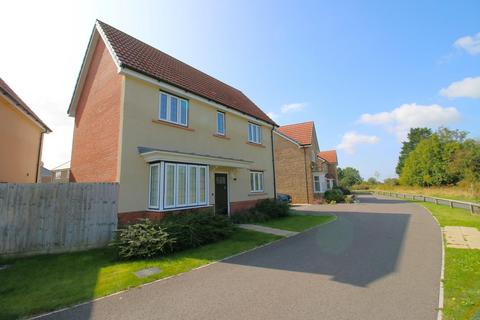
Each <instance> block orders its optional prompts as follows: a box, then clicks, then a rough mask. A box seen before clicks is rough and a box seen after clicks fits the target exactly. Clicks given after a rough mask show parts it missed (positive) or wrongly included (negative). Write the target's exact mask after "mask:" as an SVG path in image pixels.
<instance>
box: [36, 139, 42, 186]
mask: <svg viewBox="0 0 480 320" xmlns="http://www.w3.org/2000/svg"><path fill="white" fill-rule="evenodd" d="M42 147H43V132H41V133H40V145H39V146H38V154H37V170H35V174H36V176H35V183H39V182H42V177H41V176H39V175H41V173H40V162H41V160H42V159H41V154H42Z"/></svg>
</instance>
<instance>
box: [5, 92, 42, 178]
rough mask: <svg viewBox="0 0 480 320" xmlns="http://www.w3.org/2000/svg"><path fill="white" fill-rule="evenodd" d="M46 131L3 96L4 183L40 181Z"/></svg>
mask: <svg viewBox="0 0 480 320" xmlns="http://www.w3.org/2000/svg"><path fill="white" fill-rule="evenodd" d="M42 132H43V129H41V128H40V127H39V126H38V125H36V124H35V122H33V121H32V120H31V119H29V118H28V117H27V116H26V115H25V114H23V113H22V112H20V111H19V110H18V109H17V108H15V107H14V106H12V105H11V103H10V102H9V101H7V100H6V99H5V98H3V97H2V96H0V182H17V183H35V182H37V171H38V165H39V161H38V157H39V152H40V151H41V150H40V149H41V137H42Z"/></svg>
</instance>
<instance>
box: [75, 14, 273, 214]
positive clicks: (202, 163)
mask: <svg viewBox="0 0 480 320" xmlns="http://www.w3.org/2000/svg"><path fill="white" fill-rule="evenodd" d="M68 113H69V115H70V116H72V117H75V127H74V135H73V150H72V158H71V167H70V180H71V181H76V182H119V184H120V194H119V220H120V223H125V222H129V221H133V220H135V219H138V218H151V219H155V218H158V217H161V216H162V214H163V213H165V212H169V211H178V210H185V209H192V208H201V207H209V206H212V207H214V209H215V211H216V212H217V213H222V214H230V213H233V212H235V211H238V210H241V209H244V208H248V207H250V206H253V205H254V204H255V203H256V202H257V201H258V200H260V199H265V198H273V197H275V187H274V185H275V184H274V169H273V168H274V164H273V129H274V127H275V126H276V124H275V122H274V121H272V120H271V119H270V118H269V117H268V116H267V115H266V114H265V113H264V112H263V111H262V110H261V109H260V108H259V107H258V106H256V105H255V104H254V103H253V102H252V101H251V100H250V99H249V98H248V97H247V96H245V95H244V94H243V93H242V92H241V91H239V90H237V89H235V88H233V87H231V86H229V85H227V84H225V83H223V82H221V81H219V80H217V79H215V78H213V77H211V76H209V75H207V74H205V73H203V72H201V71H199V70H197V69H195V68H193V67H191V66H189V65H187V64H185V63H183V62H181V61H179V60H177V59H175V58H173V57H171V56H169V55H167V54H165V53H163V52H162V51H160V50H157V49H155V48H153V47H151V46H149V45H148V44H146V43H143V42H141V41H140V40H137V39H135V38H134V37H131V36H129V35H128V34H125V33H123V32H121V31H119V30H117V29H115V28H113V27H111V26H109V25H107V24H105V23H103V22H101V21H97V22H96V24H95V27H94V29H93V32H92V35H91V38H90V42H89V45H88V48H87V52H86V55H85V58H84V61H83V64H82V68H81V71H80V74H79V77H78V81H77V84H76V87H75V91H74V94H73V98H72V101H71V104H70V107H69V110H68Z"/></svg>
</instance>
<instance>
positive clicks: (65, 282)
mask: <svg viewBox="0 0 480 320" xmlns="http://www.w3.org/2000/svg"><path fill="white" fill-rule="evenodd" d="M280 238H281V237H279V236H275V235H271V234H265V233H259V232H254V231H249V230H243V229H239V230H236V231H235V232H234V233H233V235H232V236H231V237H230V238H228V239H227V240H223V241H220V242H217V243H213V244H209V245H205V246H202V247H199V248H196V249H190V250H186V251H182V252H178V253H176V254H172V255H169V256H167V257H165V258H159V259H151V260H137V261H118V260H117V259H116V257H115V252H114V251H113V250H112V249H109V248H108V249H97V250H89V251H82V252H76V253H67V254H56V255H41V256H35V257H27V258H19V259H15V260H3V261H0V264H11V265H12V266H11V267H10V268H8V269H5V270H1V271H0V284H1V285H0V297H1V299H0V319H16V318H18V317H22V316H27V315H32V314H37V313H42V312H46V311H50V310H55V309H59V308H62V307H65V306H69V305H73V304H76V303H79V302H82V301H87V300H91V299H95V298H98V297H102V296H105V295H108V294H111V293H114V292H118V291H121V290H125V289H127V288H130V287H135V286H138V285H141V284H143V283H147V282H151V281H153V280H156V279H161V278H165V277H168V276H172V275H176V274H179V273H183V272H186V271H189V270H191V269H193V268H196V267H200V266H202V265H205V264H208V263H210V262H213V261H217V260H220V259H222V258H225V257H228V256H230V255H233V254H237V253H240V252H243V251H246V250H249V249H252V248H255V247H257V246H259V245H262V244H265V243H268V242H271V241H274V240H277V239H280ZM147 267H158V268H159V269H160V270H161V272H160V273H158V274H156V275H153V276H150V277H148V278H143V279H140V278H137V277H136V276H135V275H134V274H133V272H135V271H138V270H140V269H144V268H147Z"/></svg>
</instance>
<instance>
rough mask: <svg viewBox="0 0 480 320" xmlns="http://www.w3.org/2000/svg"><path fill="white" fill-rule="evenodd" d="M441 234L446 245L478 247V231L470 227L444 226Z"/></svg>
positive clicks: (467, 247)
mask: <svg viewBox="0 0 480 320" xmlns="http://www.w3.org/2000/svg"><path fill="white" fill-rule="evenodd" d="M443 234H444V235H445V240H446V242H447V247H450V248H459V249H480V231H478V229H477V228H472V227H457V226H453V227H452V226H446V227H444V228H443Z"/></svg>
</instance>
